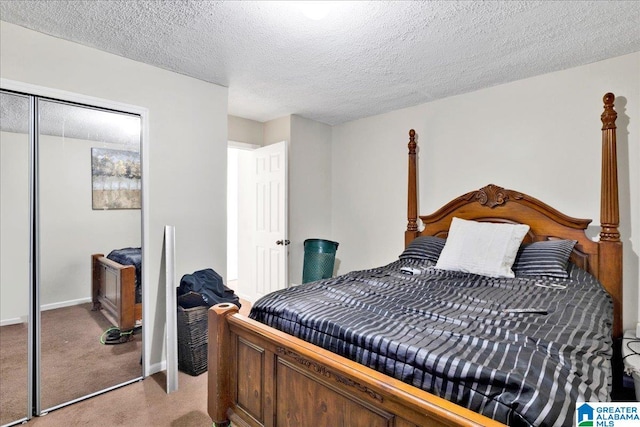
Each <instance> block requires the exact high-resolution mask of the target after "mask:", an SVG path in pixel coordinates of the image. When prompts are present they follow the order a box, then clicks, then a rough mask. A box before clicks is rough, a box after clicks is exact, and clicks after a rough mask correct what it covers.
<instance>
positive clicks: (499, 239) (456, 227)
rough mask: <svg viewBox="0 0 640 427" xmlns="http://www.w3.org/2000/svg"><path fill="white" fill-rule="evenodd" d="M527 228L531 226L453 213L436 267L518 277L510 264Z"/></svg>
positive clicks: (486, 274)
mask: <svg viewBox="0 0 640 427" xmlns="http://www.w3.org/2000/svg"><path fill="white" fill-rule="evenodd" d="M528 231H529V226H528V225H525V224H495V223H491V222H477V221H467V220H464V219H460V218H455V217H454V218H453V220H452V221H451V227H450V228H449V236H448V237H447V243H446V244H445V245H444V248H443V249H442V253H440V257H439V258H438V262H437V263H436V268H438V269H440V270H451V271H463V272H465V273H473V274H480V275H482V276H488V277H515V275H514V274H513V271H512V270H511V266H512V265H513V262H514V261H515V259H516V255H517V253H518V248H519V247H520V243H522V239H524V236H525V235H526V234H527V232H528Z"/></svg>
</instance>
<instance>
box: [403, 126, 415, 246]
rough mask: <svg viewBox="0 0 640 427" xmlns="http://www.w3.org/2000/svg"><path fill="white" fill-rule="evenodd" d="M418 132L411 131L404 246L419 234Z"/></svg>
mask: <svg viewBox="0 0 640 427" xmlns="http://www.w3.org/2000/svg"><path fill="white" fill-rule="evenodd" d="M416 146H417V144H416V131H415V130H413V129H411V130H410V131H409V182H408V194H407V231H406V232H405V233H404V245H405V246H407V245H408V244H409V243H411V241H412V240H413V239H415V238H416V235H417V234H418V200H417V199H418V192H417V188H418V187H417V185H416Z"/></svg>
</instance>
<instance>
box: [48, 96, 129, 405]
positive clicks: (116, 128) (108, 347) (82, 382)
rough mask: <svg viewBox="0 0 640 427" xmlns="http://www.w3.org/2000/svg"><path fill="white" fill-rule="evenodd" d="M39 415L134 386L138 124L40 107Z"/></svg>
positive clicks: (115, 116) (107, 114) (54, 105)
mask: <svg viewBox="0 0 640 427" xmlns="http://www.w3.org/2000/svg"><path fill="white" fill-rule="evenodd" d="M37 108H38V112H39V120H38V128H37V129H38V132H37V134H38V143H37V150H38V156H37V157H38V159H37V163H38V167H37V175H38V176H37V181H38V183H39V186H38V191H37V193H38V201H39V203H38V219H39V227H38V244H39V272H38V284H39V307H40V313H39V316H40V317H39V325H40V345H39V356H40V357H39V374H40V377H39V379H40V381H39V383H40V401H39V402H38V403H39V405H38V406H39V410H40V411H47V410H48V409H51V408H56V407H58V406H59V405H62V404H66V403H68V402H73V401H75V400H77V399H81V398H83V397H85V396H88V395H92V394H95V393H98V392H101V391H103V390H105V389H110V388H112V387H115V386H118V385H121V384H123V383H126V382H128V381H131V380H132V379H136V378H139V377H140V376H142V365H141V354H142V337H141V333H140V330H141V314H142V310H141V306H142V301H141V299H142V292H141V274H140V269H141V256H142V254H141V242H142V236H141V235H142V216H141V163H140V161H141V159H140V117H139V116H136V115H130V114H125V113H119V112H112V111H106V110H101V109H97V108H90V107H86V106H80V105H73V104H68V103H64V102H59V101H52V100H44V99H41V100H39V101H38V103H37Z"/></svg>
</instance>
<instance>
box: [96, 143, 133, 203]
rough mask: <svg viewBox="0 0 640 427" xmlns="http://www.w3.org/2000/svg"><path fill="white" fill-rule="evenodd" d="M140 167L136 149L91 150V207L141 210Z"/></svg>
mask: <svg viewBox="0 0 640 427" xmlns="http://www.w3.org/2000/svg"><path fill="white" fill-rule="evenodd" d="M141 178H142V169H141V167H140V153H139V152H137V151H127V150H113V149H108V148H92V149H91V185H92V207H93V209H94V210H106V209H140V207H141V194H142V192H141V188H142V187H141V186H142V179H141Z"/></svg>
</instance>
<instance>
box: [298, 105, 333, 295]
mask: <svg viewBox="0 0 640 427" xmlns="http://www.w3.org/2000/svg"><path fill="white" fill-rule="evenodd" d="M309 238H319V239H328V240H334V239H333V233H332V232H331V126H329V125H326V124H324V123H320V122H316V121H313V120H309V119H305V118H304V117H300V116H296V115H293V116H291V143H290V144H289V240H290V241H291V244H290V245H289V283H293V284H300V283H302V267H303V261H304V241H305V240H306V239H309ZM339 255H340V250H338V254H337V255H336V257H337V258H338V259H339V258H340V256H339ZM337 263H339V261H337Z"/></svg>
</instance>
